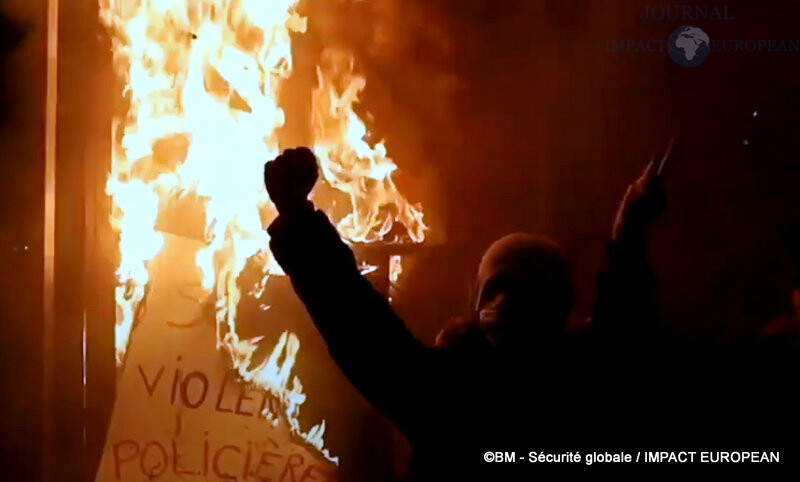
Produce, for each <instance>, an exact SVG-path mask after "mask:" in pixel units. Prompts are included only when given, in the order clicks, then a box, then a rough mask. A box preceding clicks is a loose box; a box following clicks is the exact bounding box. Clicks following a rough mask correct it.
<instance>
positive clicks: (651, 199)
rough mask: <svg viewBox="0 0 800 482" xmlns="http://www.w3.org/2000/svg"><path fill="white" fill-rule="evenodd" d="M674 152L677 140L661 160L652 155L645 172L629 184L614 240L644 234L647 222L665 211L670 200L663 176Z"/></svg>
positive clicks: (617, 219) (615, 220)
mask: <svg viewBox="0 0 800 482" xmlns="http://www.w3.org/2000/svg"><path fill="white" fill-rule="evenodd" d="M674 155H675V150H674V149H673V142H670V144H669V147H667V151H666V153H665V154H664V156H663V157H662V158H661V160H660V162H659V163H658V164H656V160H655V159H652V160H651V161H650V163H649V164H648V165H647V167H646V168H645V170H644V172H643V173H642V175H641V176H640V177H639V178H638V179H637V180H636V181H634V182H633V184H631V185H630V186H628V190H627V191H626V192H625V196H623V198H622V202H621V203H620V206H619V208H618V210H617V215H616V218H615V219H614V226H613V228H612V233H611V239H612V240H614V241H619V240H622V239H624V238H628V237H631V236H638V235H641V234H643V231H644V229H645V228H646V227H647V225H648V224H649V223H650V222H652V221H653V220H655V219H656V218H658V217H659V216H660V215H661V214H662V213H663V212H664V210H665V209H666V206H667V203H666V196H665V195H664V186H663V177H664V173H665V171H666V169H667V167H669V165H670V164H671V163H672V161H673V159H674Z"/></svg>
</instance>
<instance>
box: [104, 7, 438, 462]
mask: <svg viewBox="0 0 800 482" xmlns="http://www.w3.org/2000/svg"><path fill="white" fill-rule="evenodd" d="M298 1H299V0H100V16H101V20H102V22H103V23H104V24H105V25H106V26H107V27H108V29H109V31H110V33H111V38H112V48H113V53H114V63H115V68H116V69H117V73H118V75H119V77H120V79H121V80H122V81H123V82H124V84H125V89H124V91H123V101H124V102H123V103H124V108H121V109H120V110H121V111H125V112H124V114H122V115H120V116H119V117H118V118H117V119H116V120H115V122H114V125H113V126H112V130H113V140H114V142H113V152H112V156H111V171H110V175H109V178H108V183H107V192H108V194H109V195H110V196H111V198H112V200H113V214H112V218H111V223H112V225H113V227H114V228H115V229H116V230H117V231H118V233H119V251H120V261H119V267H118V270H117V278H118V281H119V285H118V288H117V290H116V294H115V295H116V301H117V330H116V347H117V357H118V361H119V362H120V363H122V360H123V357H124V354H125V350H126V348H127V346H128V340H129V337H130V332H131V329H132V326H133V322H134V319H135V316H136V310H137V307H138V305H139V303H140V302H141V301H142V300H143V299H144V297H145V294H146V287H147V283H148V270H147V263H148V261H150V260H152V259H153V258H154V257H155V256H156V255H157V254H158V253H159V252H160V250H161V248H162V245H163V242H164V240H163V238H162V235H161V234H160V233H159V232H158V231H157V230H156V222H157V219H158V217H159V213H161V212H162V211H163V209H164V207H165V206H166V205H171V204H172V203H174V202H175V201H176V200H178V199H183V198H187V197H191V198H195V199H199V200H201V201H200V202H201V204H202V207H203V211H204V215H205V216H204V221H203V222H204V226H205V232H204V238H205V241H206V246H205V247H204V248H203V249H201V250H200V251H199V252H198V254H197V259H196V264H197V266H198V268H199V269H200V270H201V272H202V284H203V287H204V288H205V289H206V290H208V292H209V294H213V295H215V300H216V321H217V346H218V348H220V349H223V350H224V351H225V352H227V353H228V355H229V356H230V360H231V362H232V365H233V367H234V369H236V370H237V371H238V373H239V375H240V376H241V378H242V379H243V380H244V381H245V382H249V383H254V384H257V385H259V386H261V387H264V388H265V389H268V390H269V391H271V392H272V393H273V394H275V395H276V396H278V397H279V398H280V399H281V400H282V401H283V402H284V408H285V413H284V414H283V415H285V416H286V419H287V420H288V423H289V426H290V428H291V429H292V430H293V431H294V432H295V433H297V434H298V435H300V436H302V437H303V438H304V439H305V440H306V441H307V442H309V443H310V444H311V445H313V446H314V447H316V448H317V449H319V450H320V451H321V452H322V453H323V454H324V455H325V456H326V457H328V458H329V459H331V460H334V459H335V458H333V457H331V456H330V454H328V452H327V450H326V449H324V447H323V439H322V437H323V434H324V430H325V425H324V422H323V423H321V424H319V425H317V426H315V427H313V428H312V429H310V430H308V431H303V430H302V429H301V428H300V424H299V422H298V418H297V417H298V414H299V408H300V405H302V403H303V402H304V401H305V395H304V394H303V390H302V385H301V384H300V381H299V380H298V379H297V377H296V376H295V377H293V378H292V374H291V372H292V369H293V365H294V361H295V357H296V355H297V351H298V349H299V347H300V344H299V341H298V339H297V337H296V336H295V335H293V334H290V333H284V334H283V335H282V336H281V337H280V339H279V340H278V342H277V344H276V345H275V347H274V349H273V351H272V354H271V356H269V357H267V359H266V360H265V361H264V362H263V363H260V364H254V363H253V356H254V353H255V351H256V348H257V347H258V343H259V341H260V339H250V340H247V339H241V338H240V337H239V334H238V332H237V329H236V321H237V307H238V305H239V301H240V299H241V297H242V293H241V290H240V287H239V284H238V283H237V281H239V275H240V274H241V273H242V270H243V269H244V268H245V265H246V264H248V263H255V264H256V265H257V266H258V267H259V269H260V272H261V273H262V275H263V277H262V279H261V281H260V282H259V283H257V285H256V286H253V287H251V288H252V289H253V291H254V292H255V293H256V294H260V292H261V290H262V288H263V286H264V283H265V281H266V277H267V276H269V275H270V274H281V272H280V269H279V268H278V267H277V265H276V263H275V262H274V259H273V257H272V255H271V253H269V250H268V241H269V240H268V236H267V234H266V232H265V231H264V229H263V222H262V219H269V218H270V217H272V216H274V215H275V212H274V209H273V207H272V204H271V203H270V200H269V198H268V196H267V193H266V191H265V189H264V187H263V183H262V172H263V164H264V162H265V161H266V160H269V159H273V158H274V157H275V156H276V155H277V154H278V152H279V139H278V132H279V129H280V128H281V127H282V126H283V125H284V120H285V114H284V111H283V110H282V109H281V107H280V103H279V93H280V90H281V87H282V85H284V82H286V81H287V79H288V78H289V76H290V74H291V72H292V52H291V36H290V34H291V33H292V32H294V33H298V34H299V33H303V32H304V31H305V29H306V19H305V18H303V17H302V16H301V15H299V14H298V12H297V3H298ZM318 80H319V84H318V87H317V89H315V91H314V92H313V99H312V106H313V112H312V124H313V125H312V126H310V127H311V128H312V129H311V130H312V132H313V135H314V139H315V141H314V151H315V152H316V154H317V155H318V157H319V158H320V168H321V172H322V175H323V176H322V177H323V179H324V182H325V183H326V184H327V185H328V186H330V187H332V188H333V189H335V190H338V191H340V192H342V193H344V194H345V195H346V196H347V197H348V198H349V200H350V202H349V206H347V209H346V211H347V212H345V213H344V215H341V214H334V213H333V208H334V206H323V208H329V209H330V211H329V214H330V215H331V217H332V218H336V219H337V225H338V228H339V231H340V233H341V234H342V235H343V236H344V237H345V238H346V239H349V240H351V241H353V242H374V241H379V240H381V239H383V237H384V236H385V235H386V234H387V233H389V231H390V230H391V229H392V226H393V224H394V223H395V221H399V222H400V223H401V224H402V225H403V226H405V228H406V230H407V233H408V236H409V237H410V238H411V239H412V240H413V241H416V242H420V241H422V240H423V237H424V233H425V229H426V227H425V225H424V224H423V221H422V213H421V211H420V209H419V208H418V207H415V206H412V205H411V204H409V203H408V202H407V201H406V200H405V198H404V197H403V196H402V195H400V193H399V192H398V190H397V188H396V187H395V185H394V183H393V181H392V178H391V175H392V172H393V171H395V169H396V166H395V164H394V163H393V162H392V160H391V159H389V158H388V157H387V153H386V149H385V147H384V146H383V144H381V143H378V144H370V143H369V142H368V141H367V140H365V139H366V138H367V127H366V125H365V123H364V122H363V121H362V119H361V118H360V117H359V116H358V115H357V114H356V113H355V111H354V109H353V107H354V105H355V104H356V102H357V95H358V93H359V92H360V91H361V90H362V89H363V88H364V85H365V80H364V78H363V77H361V76H358V75H355V74H353V63H352V58H351V57H350V56H348V55H344V54H341V53H330V52H329V53H326V54H325V56H324V58H323V61H322V62H321V65H320V67H319V69H318ZM290 115H291V113H290ZM337 209H341V206H338V207H337ZM279 360H280V361H281V363H279ZM290 378H292V379H291V383H290ZM277 415H279V414H271V413H265V414H264V416H265V417H267V418H269V419H271V420H275V421H276V423H277V418H276V416H277Z"/></svg>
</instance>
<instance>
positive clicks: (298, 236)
mask: <svg viewBox="0 0 800 482" xmlns="http://www.w3.org/2000/svg"><path fill="white" fill-rule="evenodd" d="M316 179H317V165H316V159H315V157H314V154H313V153H311V151H309V150H307V149H297V150H289V151H286V152H285V153H284V154H282V155H281V156H279V157H278V158H277V159H276V160H275V161H273V162H271V163H268V164H267V166H266V168H265V181H266V184H267V189H268V191H269V194H270V197H271V199H272V200H273V202H274V203H275V205H276V207H277V208H278V211H279V213H280V214H279V216H278V218H277V219H276V220H275V221H274V222H273V223H272V225H271V226H270V227H269V229H268V232H269V234H270V237H271V241H270V248H271V249H272V252H273V254H274V255H275V258H276V259H277V261H278V262H279V263H280V265H281V267H282V268H283V269H284V271H285V272H286V274H287V275H288V276H289V277H290V278H291V281H292V285H293V286H294V289H295V291H296V292H297V294H298V296H299V297H300V299H301V300H302V302H303V303H304V304H305V306H306V309H307V311H308V313H309V315H310V316H311V318H312V319H313V321H314V323H315V324H316V326H317V328H318V329H319V331H320V333H321V334H322V336H323V338H324V339H325V342H326V343H327V345H328V351H329V352H330V354H331V355H332V356H333V358H334V359H335V360H336V362H337V363H338V364H339V366H340V367H341V369H342V370H343V371H344V373H345V374H346V375H347V376H348V378H349V379H350V380H351V382H352V383H353V385H355V387H356V388H357V389H358V390H359V391H360V392H361V393H362V394H363V395H364V396H365V397H366V398H367V399H368V400H369V401H370V402H372V403H373V404H374V405H375V406H376V407H377V408H378V409H379V410H381V411H382V412H383V413H384V414H385V415H386V416H387V417H388V418H390V419H391V420H392V421H393V422H394V423H395V424H397V426H398V428H400V430H402V431H404V432H405V433H406V435H407V436H409V437H410V438H411V437H413V436H414V432H415V430H414V426H415V425H417V424H419V423H420V422H422V421H421V420H418V416H419V414H420V413H421V412H423V410H421V408H422V407H418V406H416V405H418V404H420V403H421V402H422V400H421V399H423V398H424V397H421V395H420V394H421V393H426V392H427V391H428V390H433V389H435V384H434V383H433V382H434V380H433V377H435V372H436V367H435V365H436V363H435V359H436V358H437V354H436V353H434V352H433V351H432V350H429V349H427V348H425V347H424V346H423V345H422V344H420V343H419V342H418V341H417V340H416V339H415V338H414V337H413V335H412V334H411V333H410V332H409V331H408V329H407V328H406V327H405V325H404V323H403V322H402V320H400V319H399V318H398V317H397V316H396V315H395V313H394V312H393V311H392V309H391V307H390V306H389V304H388V302H387V301H386V300H385V299H384V298H383V297H382V296H381V295H380V294H379V293H377V292H376V291H375V290H374V289H373V288H372V286H371V285H370V283H369V282H368V281H367V280H366V279H365V278H364V277H363V276H362V275H361V274H360V272H359V270H358V267H357V265H356V261H355V258H354V256H353V253H352V251H351V250H350V248H349V247H348V246H347V245H346V244H345V243H344V242H342V240H341V238H340V237H339V234H338V232H337V231H336V229H335V228H334V226H333V225H332V224H331V223H330V221H329V220H328V218H327V216H326V215H325V214H324V213H322V212H320V211H316V210H315V209H314V207H313V205H312V204H311V202H310V201H308V199H307V197H308V194H309V192H310V191H311V189H312V187H313V185H314V182H315V181H316Z"/></svg>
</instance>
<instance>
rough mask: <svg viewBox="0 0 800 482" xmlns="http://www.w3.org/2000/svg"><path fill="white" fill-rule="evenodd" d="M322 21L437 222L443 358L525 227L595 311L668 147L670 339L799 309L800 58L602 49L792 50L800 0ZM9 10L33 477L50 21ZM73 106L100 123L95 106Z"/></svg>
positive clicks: (516, 6) (6, 332) (433, 244)
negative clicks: (630, 193)
mask: <svg viewBox="0 0 800 482" xmlns="http://www.w3.org/2000/svg"><path fill="white" fill-rule="evenodd" d="M307 3H308V4H309V5H308V8H309V9H319V10H325V11H326V12H327V14H326V15H325V16H323V17H312V20H311V21H310V36H309V38H310V40H308V41H309V42H315V41H323V42H325V43H326V44H328V43H330V42H331V41H335V42H341V43H343V44H345V45H348V46H349V47H350V48H352V49H353V50H354V51H356V52H357V61H358V65H359V67H360V68H361V70H363V71H364V72H366V74H367V77H368V87H367V91H366V92H365V94H364V96H363V108H364V110H368V111H369V112H370V113H371V114H372V116H373V117H374V121H373V122H372V123H371V125H370V126H371V128H372V130H373V131H374V132H373V133H374V134H375V136H376V137H377V138H385V139H386V142H387V146H388V149H389V152H390V153H391V154H392V155H393V157H394V158H395V159H396V161H397V163H398V164H399V165H400V166H401V168H402V170H403V172H402V173H400V175H399V176H398V184H400V185H401V187H402V188H403V189H404V191H405V192H406V193H407V194H408V196H409V197H410V198H412V199H413V200H415V201H421V202H423V204H424V205H425V206H426V207H427V208H426V213H427V215H428V219H429V224H430V225H431V227H432V230H431V236H430V243H429V245H428V246H427V247H425V248H422V249H421V250H420V252H419V253H418V254H417V255H416V256H414V257H413V259H411V260H409V263H408V268H409V270H408V271H407V272H406V274H404V277H403V280H404V281H403V283H404V284H403V292H402V295H401V296H399V297H398V304H397V309H398V311H399V312H400V313H401V315H403V316H404V318H405V319H406V320H407V323H408V324H409V326H411V327H412V329H413V331H414V332H415V333H416V334H417V335H418V336H419V337H420V338H421V339H422V340H424V341H425V342H427V343H429V342H431V341H432V339H433V336H434V335H435V333H436V332H437V331H438V328H439V326H440V324H441V322H442V321H443V320H444V319H446V318H447V317H448V316H451V315H455V314H462V313H463V312H464V310H465V308H466V305H467V300H468V296H469V290H470V287H471V283H472V280H473V278H474V274H475V270H476V267H477V263H478V260H479V259H480V255H481V254H482V252H483V250H484V249H485V248H486V247H487V246H488V245H489V244H490V243H491V242H492V241H493V240H494V239H496V238H498V237H500V236H502V235H503V234H505V233H508V232H511V231H528V232H535V233H542V234H546V235H548V236H551V237H553V238H554V239H556V240H558V241H559V242H560V243H561V244H562V246H563V247H564V249H565V251H566V252H567V253H568V255H569V257H570V258H571V259H572V260H573V263H574V276H575V280H576V283H577V285H578V290H579V293H578V295H579V299H578V311H579V312H580V313H581V314H583V315H586V314H588V313H590V309H591V303H592V300H593V296H594V277H595V275H596V273H597V272H598V271H599V270H600V269H601V268H602V266H603V263H604V260H605V242H606V239H607V237H608V235H609V232H610V228H611V222H612V219H613V215H614V211H615V208H616V205H617V203H618V202H619V198H620V197H621V195H622V193H623V192H624V190H625V187H626V185H627V184H628V183H629V182H630V181H632V180H633V179H634V178H635V177H636V176H637V175H638V173H639V172H640V171H641V169H642V168H643V166H644V165H645V163H646V161H647V160H648V159H649V157H650V156H651V155H653V154H658V153H659V152H660V151H661V150H663V148H664V147H665V146H666V145H667V142H668V140H669V138H670V137H676V138H678V139H679V149H680V150H679V155H678V159H677V162H676V164H675V166H674V168H673V169H672V170H671V171H670V172H669V178H668V181H667V192H668V197H669V209H668V211H667V213H666V215H665V216H664V218H663V219H662V220H660V221H659V223H658V224H657V225H656V226H655V228H654V230H653V232H652V242H651V259H652V262H653V265H654V268H655V270H656V273H657V274H658V277H659V280H660V287H661V291H660V299H661V302H662V311H663V319H664V322H665V323H666V324H668V325H670V326H672V327H674V328H675V329H676V330H678V331H681V332H683V333H686V334H690V335H692V336H698V337H711V338H714V339H719V340H739V339H742V338H745V337H747V336H750V335H753V334H755V333H756V332H757V331H758V330H759V328H760V327H761V326H762V325H764V324H765V323H766V322H768V321H769V320H770V319H771V318H773V317H774V316H775V315H777V314H778V313H779V312H780V311H781V310H783V309H784V307H785V305H786V303H787V301H788V298H787V296H788V287H789V285H788V280H789V277H790V275H791V269H790V266H789V265H788V262H787V259H786V254H785V253H784V252H783V250H782V249H783V247H782V244H781V235H782V233H783V231H784V230H785V229H786V228H787V227H788V225H789V224H790V223H793V222H798V221H800V212H798V210H797V207H798V205H800V203H798V201H800V189H798V186H800V160H798V149H800V143H799V142H798V141H800V135H798V134H800V130H799V129H800V116H798V107H800V94H799V93H798V92H800V91H799V90H798V86H800V68H798V65H800V52H793V53H767V52H761V53H758V52H755V53H744V52H737V53H723V52H712V53H711V54H710V56H709V58H708V59H707V60H706V61H705V62H704V63H703V64H702V65H700V66H698V67H695V68H684V67H680V66H678V65H676V64H675V63H674V62H673V61H672V60H671V59H670V58H669V56H668V54H667V53H666V52H662V53H658V52H656V53H619V52H606V51H605V45H606V40H611V39H614V40H622V39H625V40H627V39H643V40H648V39H661V38H667V37H668V36H669V34H670V33H671V32H672V31H673V30H674V29H675V28H676V27H678V26H680V25H683V24H687V23H694V24H696V25H697V26H699V27H700V28H702V29H703V30H704V31H705V32H706V33H707V34H708V35H709V37H710V38H711V39H712V40H714V39H723V38H724V39H751V38H752V39H770V38H773V39H787V40H788V39H794V40H796V39H800V29H798V27H797V25H798V18H799V17H800V4H798V3H797V2H793V1H769V2H767V1H749V2H745V1H729V2H711V1H704V2H701V4H703V5H728V8H729V11H730V12H731V14H733V15H735V17H736V18H735V20H732V21H712V20H697V21H680V20H662V21H654V20H640V19H639V15H640V14H641V13H642V11H643V6H644V5H646V4H653V2H650V1H646V2H630V1H624V0H619V1H590V0H583V1H578V0H558V1H557V0H551V1H539V0H374V1H372V2H362V3H355V4H352V5H351V4H349V3H345V4H343V5H338V4H337V2H324V1H323V0H309V1H308V2H307ZM667 3H669V4H673V3H674V2H663V3H659V4H661V5H665V4H667ZM681 3H683V4H688V3H689V2H681ZM333 4H337V6H331V5H333ZM0 5H2V9H3V16H2V18H0V55H2V57H0V66H1V67H0V68H2V70H1V71H0V87H1V88H2V91H0V109H2V110H1V111H0V112H1V113H2V119H1V120H0V153H2V160H0V179H1V180H2V186H0V200H1V201H0V213H1V216H0V219H2V224H1V225H0V280H1V281H0V289H2V294H0V306H2V311H1V312H0V313H2V315H3V319H2V322H0V342H1V343H2V345H1V346H0V369H1V370H2V373H3V375H4V377H3V378H4V380H8V381H5V382H4V383H3V385H2V386H3V389H2V395H0V399H1V400H2V404H1V405H0V414H2V417H3V421H2V424H0V426H1V427H2V429H0V440H1V442H0V447H2V452H3V455H4V458H5V457H7V456H8V457H10V458H9V460H16V461H17V462H16V463H15V464H14V465H13V466H12V465H6V464H5V463H3V464H2V467H12V468H11V469H10V473H9V472H8V471H7V469H5V468H3V469H1V470H2V471H3V473H4V475H10V476H12V477H9V479H14V480H34V479H35V478H37V475H36V474H37V470H38V469H37V467H36V464H35V463H20V462H23V461H26V462H32V461H34V460H35V454H37V453H38V450H39V446H40V441H39V438H38V435H37V434H38V433H39V428H40V423H41V413H40V409H39V406H40V403H41V402H40V397H41V383H40V381H41V373H42V361H41V344H42V328H41V326H42V315H41V312H42V309H41V306H42V295H41V293H42V279H41V278H42V276H41V273H42V272H43V262H42V250H43V241H42V239H43V228H42V219H43V205H44V204H43V186H44V184H43V182H44V181H43V176H44V174H43V173H44V164H43V159H44V143H43V142H44V131H43V129H44V103H43V100H44V92H45V67H46V55H45V54H46V43H45V40H46V39H45V32H46V28H45V20H46V18H45V12H46V7H45V5H43V4H42V2H27V1H23V0H13V1H4V2H3V3H0ZM315 18H316V19H317V20H315ZM345 18H347V19H350V21H347V22H346V21H344V20H343V19H345ZM362 20H363V21H362ZM64 21H65V20H64V19H63V17H62V22H64ZM76 28H77V27H76ZM87 28H91V29H94V30H96V32H97V34H98V40H97V41H98V42H100V43H101V44H102V42H107V39H103V37H102V35H100V34H101V33H102V29H101V28H100V27H99V26H98V25H96V24H92V25H91V26H90V27H87ZM94 30H93V32H94ZM298 68H302V63H301V62H300V61H298ZM74 95H75V96H76V97H78V98H83V99H86V102H87V103H88V104H89V105H91V102H92V101H91V95H93V94H92V93H91V92H87V91H84V90H81V89H76V90H75V92H74ZM754 112H757V113H758V114H757V115H756V116H755V117H754V115H753V114H754ZM74 122H76V123H79V122H81V119H79V118H77V119H74ZM102 169H106V167H105V166H104V167H103V168H102ZM25 246H28V249H27V250H26V249H25ZM31 454H33V455H31Z"/></svg>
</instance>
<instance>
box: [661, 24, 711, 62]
mask: <svg viewBox="0 0 800 482" xmlns="http://www.w3.org/2000/svg"><path fill="white" fill-rule="evenodd" d="M667 47H668V51H669V56H670V57H672V60H674V61H675V63H676V64H678V65H682V66H684V67H694V66H696V65H700V64H702V63H703V61H704V60H705V59H706V58H707V57H708V54H709V53H710V52H711V42H710V41H709V40H708V34H706V33H705V32H703V31H702V30H701V29H700V28H699V27H695V26H694V25H683V26H681V27H678V28H676V29H675V31H674V32H672V34H671V35H670V36H669V40H667Z"/></svg>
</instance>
